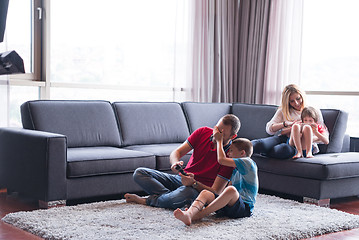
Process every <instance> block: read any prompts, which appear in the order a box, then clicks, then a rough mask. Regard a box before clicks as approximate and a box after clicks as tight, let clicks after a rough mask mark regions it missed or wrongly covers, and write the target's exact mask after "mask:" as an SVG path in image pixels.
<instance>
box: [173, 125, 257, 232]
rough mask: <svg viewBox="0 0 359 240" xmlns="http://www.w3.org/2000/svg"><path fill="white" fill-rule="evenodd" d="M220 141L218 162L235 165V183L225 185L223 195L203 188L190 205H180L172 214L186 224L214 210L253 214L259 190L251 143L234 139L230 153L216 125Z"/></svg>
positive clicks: (230, 214)
mask: <svg viewBox="0 0 359 240" xmlns="http://www.w3.org/2000/svg"><path fill="white" fill-rule="evenodd" d="M213 137H214V139H215V140H216V142H217V154H218V162H219V163H220V164H222V165H224V166H228V167H234V168H235V169H234V170H233V174H232V178H231V181H232V186H228V187H226V188H225V189H224V190H223V192H222V193H221V194H220V195H217V194H215V193H212V192H211V191H208V190H203V191H201V193H200V194H199V195H198V197H197V198H196V200H194V202H193V203H192V205H191V206H190V208H189V209H186V210H185V211H182V210H181V209H179V208H177V209H176V210H175V211H174V212H173V214H174V216H175V217H176V218H177V219H179V220H181V221H182V222H183V223H185V224H186V225H188V226H189V225H191V223H192V221H195V220H199V219H202V218H203V217H205V216H208V215H209V214H211V213H212V212H216V213H217V214H220V215H223V216H227V217H230V218H241V217H249V216H251V214H252V212H253V208H254V204H255V202H256V196H257V193H258V175H257V165H256V163H255V162H254V161H253V160H252V159H251V158H250V157H251V156H252V153H253V146H252V143H251V142H250V141H249V140H248V139H245V138H238V139H235V140H233V142H232V145H231V146H230V149H229V151H228V157H227V156H226V154H225V152H224V150H223V134H222V133H221V132H220V131H219V130H218V128H217V127H215V128H214V130H213Z"/></svg>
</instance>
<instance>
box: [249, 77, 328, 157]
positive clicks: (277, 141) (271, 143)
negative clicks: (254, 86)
mask: <svg viewBox="0 0 359 240" xmlns="http://www.w3.org/2000/svg"><path fill="white" fill-rule="evenodd" d="M305 106H306V95H305V92H304V91H302V90H301V89H300V88H299V87H298V86H297V85H295V84H289V85H287V86H285V87H284V89H283V92H282V100H281V105H280V106H279V108H278V110H277V111H276V113H275V114H274V116H273V117H272V119H271V120H270V121H269V122H268V123H267V125H266V131H267V133H268V134H270V135H273V136H271V137H267V138H261V139H255V140H253V141H252V144H253V150H254V153H260V154H263V155H266V156H268V157H272V158H279V159H288V158H292V157H294V156H295V154H296V149H295V148H294V147H293V146H291V145H290V144H288V140H289V137H290V134H291V131H292V126H293V124H295V123H298V122H301V113H302V110H303V109H304V107H305ZM318 123H319V124H322V125H324V122H323V116H322V114H321V112H320V111H318Z"/></svg>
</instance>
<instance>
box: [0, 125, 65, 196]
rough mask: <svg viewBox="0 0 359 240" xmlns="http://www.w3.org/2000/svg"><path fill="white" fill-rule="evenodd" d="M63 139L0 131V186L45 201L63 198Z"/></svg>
mask: <svg viewBox="0 0 359 240" xmlns="http://www.w3.org/2000/svg"><path fill="white" fill-rule="evenodd" d="M66 155H67V140H66V136H64V135H60V134H54V133H48V132H41V131H35V130H27V129H22V128H0V185H1V186H3V187H5V188H7V189H8V190H9V191H15V192H19V193H20V194H24V195H26V196H29V197H31V198H34V199H37V200H42V201H45V202H49V201H55V200H64V199H66V192H67V185H66V159H67V156H66Z"/></svg>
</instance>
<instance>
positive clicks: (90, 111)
mask: <svg viewBox="0 0 359 240" xmlns="http://www.w3.org/2000/svg"><path fill="white" fill-rule="evenodd" d="M21 119H22V124H23V127H24V128H26V129H32V130H39V131H46V132H52V133H59V134H63V135H65V136H66V137H67V146H68V147H89V146H115V147H116V146H120V135H119V133H118V127H117V122H116V117H115V114H114V112H113V109H112V106H111V103H110V102H107V101H67V100H64V101H55V100H39V101H28V102H25V103H24V104H22V105H21Z"/></svg>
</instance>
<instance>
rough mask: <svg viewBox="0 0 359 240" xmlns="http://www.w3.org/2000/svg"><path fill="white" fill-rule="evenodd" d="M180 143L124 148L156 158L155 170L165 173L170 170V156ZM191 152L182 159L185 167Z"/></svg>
mask: <svg viewBox="0 0 359 240" xmlns="http://www.w3.org/2000/svg"><path fill="white" fill-rule="evenodd" d="M181 144H182V143H165V144H149V145H134V146H128V147H125V149H130V150H136V151H141V152H147V153H150V154H153V155H155V156H156V169H157V170H160V171H167V170H170V169H171V165H170V154H171V152H172V151H173V150H175V149H176V148H177V147H179V146H180V145H181ZM191 154H192V151H190V152H189V153H187V154H186V155H185V156H183V157H182V159H181V160H182V161H183V162H184V164H185V165H186V164H187V163H188V161H189V158H190V157H191Z"/></svg>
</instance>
